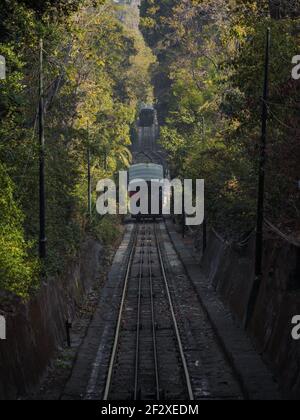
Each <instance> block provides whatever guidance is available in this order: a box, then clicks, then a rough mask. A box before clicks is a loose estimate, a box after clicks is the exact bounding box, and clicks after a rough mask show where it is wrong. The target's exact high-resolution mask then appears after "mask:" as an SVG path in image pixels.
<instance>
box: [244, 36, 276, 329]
mask: <svg viewBox="0 0 300 420" xmlns="http://www.w3.org/2000/svg"><path fill="white" fill-rule="evenodd" d="M270 45H271V30H270V28H268V30H267V40H266V54H265V68H264V90H263V104H262V135H261V145H260V159H259V182H258V200H257V225H256V251H255V280H254V284H253V288H252V291H251V295H250V298H249V303H248V308H247V315H246V320H245V326H246V328H248V326H249V323H250V321H251V319H252V315H253V312H254V309H255V304H256V300H257V297H258V294H259V289H260V284H261V277H262V274H263V251H264V247H263V242H264V221H265V215H264V212H265V178H266V145H267V124H268V99H269V67H270Z"/></svg>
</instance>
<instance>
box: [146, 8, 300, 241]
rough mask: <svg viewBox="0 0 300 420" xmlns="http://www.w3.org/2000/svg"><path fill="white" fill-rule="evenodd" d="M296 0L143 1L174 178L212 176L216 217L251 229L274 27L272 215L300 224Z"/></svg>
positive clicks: (211, 206) (230, 229)
mask: <svg viewBox="0 0 300 420" xmlns="http://www.w3.org/2000/svg"><path fill="white" fill-rule="evenodd" d="M299 6H300V5H299V2H298V1H281V2H276V1H274V2H273V1H267V0H265V1H253V0H251V1H248V0H242V1H238V0H230V1H228V0H226V1H225V0H209V1H207V0H143V1H142V8H141V13H142V30H143V33H144V35H145V39H146V40H147V42H148V44H149V46H150V47H151V48H152V49H153V51H154V52H155V54H156V55H157V57H158V65H157V66H156V67H155V68H154V70H153V82H154V85H155V94H156V97H157V100H158V104H157V107H158V110H159V114H160V117H161V123H162V124H163V127H162V130H161V134H162V142H163V144H164V146H165V148H166V149H167V150H168V151H169V152H170V156H171V163H172V166H173V172H174V175H180V176H182V177H191V178H204V179H205V180H206V191H207V197H206V205H207V213H208V218H209V221H210V223H212V224H213V225H214V226H217V227H218V229H220V230H222V232H223V233H225V234H228V235H233V234H234V235H240V234H241V233H242V232H244V231H249V230H252V229H253V228H254V226H255V215H256V199H257V173H258V156H259V142H260V132H261V109H262V100H261V97H262V92H263V76H264V56H265V45H266V29H267V27H270V28H271V32H272V44H271V52H270V54H271V66H270V101H269V103H268V108H269V128H268V150H267V152H268V161H267V168H266V174H267V190H266V198H267V202H266V215H267V217H268V218H269V219H270V220H271V221H272V222H274V223H276V224H277V225H278V226H280V227H281V228H282V229H284V230H286V231H295V230H296V228H298V231H299V216H300V207H299V198H300V197H299V190H298V189H297V180H298V179H299V161H300V121H299V115H300V114H299V110H300V109H299V93H300V84H299V82H298V81H295V80H293V79H292V77H291V71H292V64H291V62H292V57H293V56H295V55H297V54H299V45H300V42H299V41H300V30H299V23H300V20H299V16H300V7H299Z"/></svg>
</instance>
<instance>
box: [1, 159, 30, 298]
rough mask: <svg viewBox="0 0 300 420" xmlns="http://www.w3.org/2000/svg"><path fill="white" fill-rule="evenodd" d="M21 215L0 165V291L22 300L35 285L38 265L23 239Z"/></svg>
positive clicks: (7, 177) (5, 174)
mask: <svg viewBox="0 0 300 420" xmlns="http://www.w3.org/2000/svg"><path fill="white" fill-rule="evenodd" d="M22 222H23V214H22V212H21V210H20V209H19V207H18V206H17V204H16V202H15V200H14V198H13V185H12V182H11V180H10V178H9V176H8V175H7V173H6V168H5V167H4V166H3V165H1V164H0V288H1V289H6V290H9V291H11V292H14V293H16V294H18V295H20V296H22V297H27V296H28V294H29V293H30V292H31V291H32V290H33V289H34V287H35V286H36V285H37V284H38V283H37V282H38V263H37V261H36V259H34V258H30V257H29V256H28V252H30V249H31V246H32V244H31V243H30V242H26V241H25V240H24V231H23V227H22Z"/></svg>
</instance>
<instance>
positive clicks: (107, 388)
mask: <svg viewBox="0 0 300 420" xmlns="http://www.w3.org/2000/svg"><path fill="white" fill-rule="evenodd" d="M137 239H138V228H137V227H136V228H135V232H134V238H133V241H132V248H131V251H130V255H129V259H128V263H127V269H126V275H125V281H124V287H123V294H122V300H121V304H120V309H119V316H118V322H117V327H116V332H115V339H114V345H113V349H112V354H111V358H110V363H109V369H108V374H107V379H106V386H105V391H104V396H103V400H104V401H107V400H108V397H109V392H110V388H111V383H112V377H113V371H114V365H115V360H116V356H117V351H118V344H119V338H120V331H121V324H122V317H123V311H124V306H125V300H126V295H127V290H128V281H129V277H130V272H131V267H132V262H133V257H134V253H135V248H136V244H137Z"/></svg>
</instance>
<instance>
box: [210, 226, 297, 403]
mask: <svg viewBox="0 0 300 420" xmlns="http://www.w3.org/2000/svg"><path fill="white" fill-rule="evenodd" d="M254 251H255V237H254V235H251V236H250V237H249V238H248V240H246V241H245V242H244V243H243V244H237V243H227V242H225V241H223V240H222V238H221V237H220V236H219V235H218V234H217V233H216V232H215V231H211V232H210V233H209V238H208V248H207V250H206V253H205V255H204V257H203V260H202V265H203V269H204V271H205V273H206V275H207V276H208V277H209V278H210V281H211V284H212V286H213V287H214V288H215V289H216V290H217V291H218V293H219V295H220V297H221V299H222V301H223V302H224V303H225V304H226V305H227V306H228V307H230V309H231V311H232V313H233V314H234V315H235V317H236V318H237V320H238V322H240V323H243V322H244V320H245V317H246V311H247V306H248V301H249V296H250V292H251V289H252V285H253V281H254ZM295 315H300V248H299V246H297V245H296V244H293V243H290V242H289V241H288V240H285V239H283V238H281V237H279V236H278V235H276V234H274V233H271V232H269V233H268V235H267V238H266V242H265V255H264V276H263V279H262V283H261V287H260V291H259V296H258V299H257V303H256V307H255V311H254V315H253V318H252V321H251V323H250V325H249V334H250V335H251V336H252V338H253V340H254V341H255V343H256V346H257V348H258V350H259V352H261V353H262V355H263V357H264V359H265V360H266V361H267V363H268V364H269V365H270V367H271V368H272V369H273V371H274V372H275V374H276V376H277V377H278V379H279V381H280V384H281V387H282V390H283V393H284V395H285V396H286V397H287V398H295V399H300V342H299V341H298V342H296V341H293V340H292V337H291V331H292V326H291V320H292V318H293V316H295Z"/></svg>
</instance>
